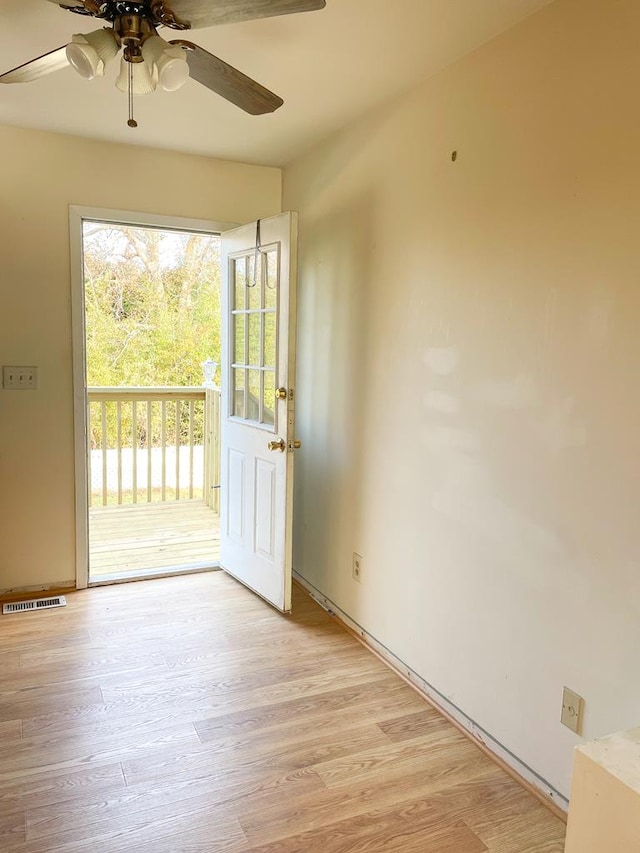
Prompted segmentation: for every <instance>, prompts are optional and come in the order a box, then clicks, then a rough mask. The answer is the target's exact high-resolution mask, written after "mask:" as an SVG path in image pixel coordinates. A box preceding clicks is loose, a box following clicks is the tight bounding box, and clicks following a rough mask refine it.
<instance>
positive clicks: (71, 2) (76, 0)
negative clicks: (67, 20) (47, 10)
mask: <svg viewBox="0 0 640 853" xmlns="http://www.w3.org/2000/svg"><path fill="white" fill-rule="evenodd" d="M49 3H55V4H56V6H62V8H63V9H64V8H75V9H84V3H83V2H82V0H49Z"/></svg>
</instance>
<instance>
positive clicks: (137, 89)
mask: <svg viewBox="0 0 640 853" xmlns="http://www.w3.org/2000/svg"><path fill="white" fill-rule="evenodd" d="M130 69H132V71H133V88H132V90H131V91H132V93H133V94H134V95H148V94H149V93H150V92H153V91H154V89H155V88H156V84H155V82H154V80H153V78H152V76H151V73H150V71H149V66H148V64H147V63H146V62H127V60H126V59H125V58H124V56H123V57H122V59H121V61H120V73H119V74H118V79H117V80H116V86H117V88H118V89H120V91H121V92H129V70H130Z"/></svg>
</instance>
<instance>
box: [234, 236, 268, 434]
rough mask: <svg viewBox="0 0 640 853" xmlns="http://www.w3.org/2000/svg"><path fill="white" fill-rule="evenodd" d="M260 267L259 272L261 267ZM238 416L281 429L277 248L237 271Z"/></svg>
mask: <svg viewBox="0 0 640 853" xmlns="http://www.w3.org/2000/svg"><path fill="white" fill-rule="evenodd" d="M256 262H257V266H256ZM233 275H234V286H233V307H232V310H231V314H232V319H231V322H232V327H233V364H232V365H231V370H232V379H233V384H232V387H233V389H234V393H233V402H232V414H233V416H235V417H239V418H242V419H243V420H247V421H251V422H252V423H256V424H260V425H264V426H270V427H273V426H275V408H276V406H275V384H276V382H275V369H276V350H277V341H276V311H277V298H278V295H277V291H278V280H279V279H278V277H279V253H278V248H277V247H271V248H268V249H261V250H260V252H259V253H256V252H255V251H252V252H251V253H248V254H247V255H245V256H244V257H241V258H236V259H235V260H234V266H233Z"/></svg>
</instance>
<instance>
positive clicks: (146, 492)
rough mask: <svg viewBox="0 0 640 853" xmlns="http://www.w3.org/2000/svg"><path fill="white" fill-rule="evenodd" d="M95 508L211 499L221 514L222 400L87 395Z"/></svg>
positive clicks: (176, 393) (205, 390)
mask: <svg viewBox="0 0 640 853" xmlns="http://www.w3.org/2000/svg"><path fill="white" fill-rule="evenodd" d="M87 403H88V445H89V447H88V459H89V483H90V488H89V503H90V506H96V505H98V506H99V505H102V506H109V505H118V506H120V505H123V504H131V503H134V504H135V503H141V502H145V503H152V502H160V501H168V500H181V499H185V498H186V499H194V498H200V499H204V500H205V501H206V503H207V504H208V505H209V506H211V507H212V509H215V510H216V511H217V509H218V486H219V471H220V468H219V465H220V462H219V435H220V430H219V423H220V392H219V390H218V389H217V388H214V387H192V388H187V387H183V388H172V387H164V388H129V387H127V388H107V387H100V388H98V387H92V388H88V389H87Z"/></svg>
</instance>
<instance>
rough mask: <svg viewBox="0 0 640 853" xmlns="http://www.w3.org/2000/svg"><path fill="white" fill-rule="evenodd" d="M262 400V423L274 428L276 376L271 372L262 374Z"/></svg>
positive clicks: (266, 371) (267, 371)
mask: <svg viewBox="0 0 640 853" xmlns="http://www.w3.org/2000/svg"><path fill="white" fill-rule="evenodd" d="M262 399H263V406H262V423H264V424H268V425H269V426H274V424H275V422H276V419H275V407H276V375H275V373H273V372H272V371H271V370H265V372H264V396H263V398H262Z"/></svg>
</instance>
